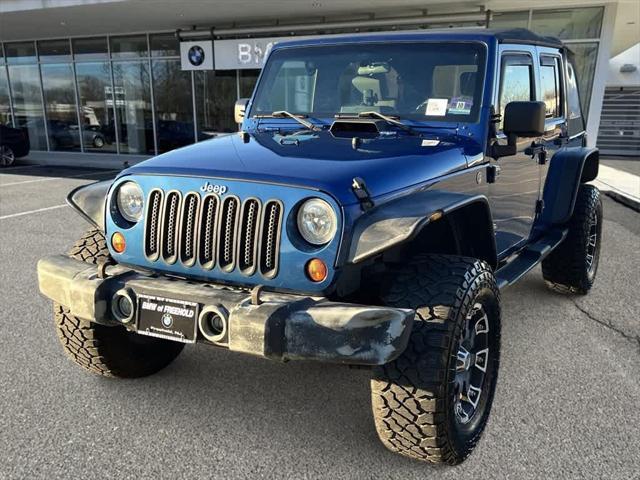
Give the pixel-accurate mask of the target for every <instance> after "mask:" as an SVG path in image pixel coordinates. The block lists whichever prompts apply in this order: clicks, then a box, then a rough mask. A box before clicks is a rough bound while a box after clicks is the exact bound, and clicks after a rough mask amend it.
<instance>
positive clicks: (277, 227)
mask: <svg viewBox="0 0 640 480" xmlns="http://www.w3.org/2000/svg"><path fill="white" fill-rule="evenodd" d="M282 211H283V208H282V204H281V203H280V202H278V201H276V200H269V201H268V202H267V204H266V205H265V207H264V215H263V219H262V234H261V238H260V273H261V274H262V275H263V276H265V277H267V278H273V277H275V276H276V275H277V273H278V263H279V262H278V260H279V256H280V231H281V229H282Z"/></svg>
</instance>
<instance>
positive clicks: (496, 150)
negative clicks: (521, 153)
mask: <svg viewBox="0 0 640 480" xmlns="http://www.w3.org/2000/svg"><path fill="white" fill-rule="evenodd" d="M516 140H517V137H516V135H515V134H513V133H508V134H507V144H506V145H500V144H499V143H498V141H497V140H495V141H494V142H493V143H492V144H491V147H490V153H489V156H490V157H491V158H494V159H496V160H497V159H499V158H500V157H508V156H511V155H515V154H516V153H518V148H517V146H516Z"/></svg>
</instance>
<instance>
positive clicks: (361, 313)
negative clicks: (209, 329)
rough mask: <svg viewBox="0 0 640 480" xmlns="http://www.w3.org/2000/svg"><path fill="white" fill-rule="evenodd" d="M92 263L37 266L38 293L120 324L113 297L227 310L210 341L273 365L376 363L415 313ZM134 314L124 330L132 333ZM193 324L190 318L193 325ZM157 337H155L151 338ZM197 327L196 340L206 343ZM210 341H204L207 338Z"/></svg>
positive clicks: (393, 353)
mask: <svg viewBox="0 0 640 480" xmlns="http://www.w3.org/2000/svg"><path fill="white" fill-rule="evenodd" d="M102 277H104V278H100V276H99V275H98V269H97V267H95V266H92V265H88V264H86V263H84V262H81V261H78V260H74V259H72V258H69V257H67V256H64V255H58V256H52V257H47V258H44V259H42V260H40V261H39V262H38V280H39V285H40V291H41V292H42V294H43V295H45V296H47V297H49V298H50V299H52V300H53V301H54V302H57V303H59V304H61V305H64V306H66V307H67V308H69V309H70V311H71V313H72V314H73V315H75V316H77V317H80V318H84V319H87V320H91V321H93V322H96V323H102V324H105V325H114V326H115V325H122V323H121V322H119V321H118V320H117V319H116V317H115V316H114V314H113V313H112V309H111V301H112V299H113V297H114V295H116V293H117V292H122V291H126V292H128V294H129V295H130V296H131V298H132V299H133V302H134V306H135V304H136V298H137V296H138V295H145V296H147V295H156V296H164V297H169V298H172V299H177V300H181V301H186V302H193V303H196V304H198V305H199V307H200V308H199V311H200V312H202V311H205V310H207V308H214V309H216V310H217V311H224V312H226V317H227V318H226V326H227V328H226V334H225V335H224V336H223V337H221V338H220V341H215V342H213V343H215V344H216V345H219V346H223V347H226V348H228V349H229V350H234V351H239V352H244V353H249V354H252V355H257V356H261V357H266V358H271V359H277V360H319V361H325V362H335V363H345V364H354V365H382V364H385V363H388V362H389V361H391V360H393V359H395V358H397V357H398V356H399V355H400V354H401V353H402V352H403V351H404V349H405V348H406V346H407V342H408V340H409V335H410V333H411V327H412V323H413V317H414V311H413V310H408V309H398V308H387V307H376V306H365V305H356V304H349V303H339V302H332V301H329V300H327V299H326V298H321V297H309V296H302V295H293V294H281V293H270V292H263V293H261V294H260V295H253V296H252V294H251V292H250V291H248V290H243V289H238V288H230V287H224V286H220V285H213V284H205V283H193V282H189V281H186V280H181V279H173V278H168V277H158V276H152V275H144V274H142V273H138V272H135V271H133V270H129V269H127V268H124V267H122V266H112V267H107V269H106V275H102ZM136 317H137V313H136V314H135V316H134V318H133V319H132V321H130V322H128V323H126V324H124V326H125V327H126V328H127V329H129V330H132V331H138V319H137V318H136ZM194 321H197V320H194ZM158 336H160V335H158ZM205 336H206V335H203V333H202V330H200V332H199V333H198V334H197V341H199V342H208V340H206V339H205ZM207 338H210V337H207Z"/></svg>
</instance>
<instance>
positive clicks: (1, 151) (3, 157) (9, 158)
mask: <svg viewBox="0 0 640 480" xmlns="http://www.w3.org/2000/svg"><path fill="white" fill-rule="evenodd" d="M15 161H16V154H15V152H14V151H13V149H12V148H11V147H8V146H7V145H0V167H10V166H11V165H13V164H14V163H15Z"/></svg>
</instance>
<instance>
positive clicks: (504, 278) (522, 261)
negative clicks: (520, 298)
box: [496, 228, 568, 290]
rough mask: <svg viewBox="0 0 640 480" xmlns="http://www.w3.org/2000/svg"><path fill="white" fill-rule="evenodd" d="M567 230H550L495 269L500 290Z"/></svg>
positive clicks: (526, 270)
mask: <svg viewBox="0 0 640 480" xmlns="http://www.w3.org/2000/svg"><path fill="white" fill-rule="evenodd" d="M567 232H568V230H567V229H566V228H565V229H555V230H552V231H550V232H549V233H548V234H547V235H545V236H544V237H542V238H541V239H539V240H538V241H537V242H535V243H532V244H531V245H528V246H527V247H525V248H524V249H523V250H522V251H520V253H518V254H517V255H516V257H515V258H514V259H513V260H511V261H510V262H509V263H507V264H506V265H504V266H503V267H501V268H499V269H498V270H497V271H496V281H497V282H498V288H500V290H502V289H503V288H505V287H508V286H509V285H511V284H512V283H515V282H517V281H518V280H520V279H521V278H522V277H523V276H524V275H525V274H526V273H527V272H529V270H531V269H532V268H533V267H535V266H536V265H537V264H538V263H540V262H541V261H542V260H543V259H544V258H545V257H546V256H547V255H549V254H550V253H551V251H552V250H553V249H554V248H556V247H557V246H558V245H559V244H560V242H562V241H563V240H564V239H565V237H566V236H567Z"/></svg>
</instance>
